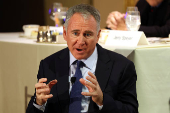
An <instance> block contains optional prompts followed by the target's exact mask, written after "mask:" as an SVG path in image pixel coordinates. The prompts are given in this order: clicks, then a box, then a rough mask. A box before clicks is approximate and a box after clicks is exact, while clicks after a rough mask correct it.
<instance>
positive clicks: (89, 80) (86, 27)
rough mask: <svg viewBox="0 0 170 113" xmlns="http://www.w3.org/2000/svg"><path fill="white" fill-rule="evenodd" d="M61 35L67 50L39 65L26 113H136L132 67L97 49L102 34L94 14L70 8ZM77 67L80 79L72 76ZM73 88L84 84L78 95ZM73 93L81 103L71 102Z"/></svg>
mask: <svg viewBox="0 0 170 113" xmlns="http://www.w3.org/2000/svg"><path fill="white" fill-rule="evenodd" d="M63 31H64V32H63V36H64V39H65V40H66V41H67V45H68V48H65V49H63V50H61V51H59V52H56V53H54V54H53V55H51V56H49V57H47V58H45V59H44V60H42V61H41V62H40V67H39V72H38V75H37V78H38V83H37V84H35V88H36V90H35V94H34V96H33V97H32V98H31V100H30V102H29V105H28V108H27V111H26V112H27V113H42V112H44V113H68V112H69V113H137V112H138V101H137V94H136V80H137V75H136V71H135V67H134V64H133V63H132V62H131V61H129V60H128V59H126V58H125V57H123V56H122V55H119V54H117V53H114V52H112V51H109V50H106V49H104V48H102V47H101V46H100V45H99V44H97V42H98V40H99V35H100V31H101V30H100V14H99V12H98V11H97V9H95V8H94V7H92V6H90V5H85V4H80V5H76V6H73V7H71V8H70V9H69V10H68V11H67V16H66V21H65V24H64V27H63ZM78 62H82V64H83V65H82V66H81V67H80V68H79V69H80V70H81V72H80V73H81V74H82V78H80V79H77V78H78V77H77V76H76V75H77V74H76V73H77V70H78V67H79V65H78ZM76 64H77V66H76ZM75 76H76V79H75V80H74V81H73V79H72V78H73V77H75ZM76 84H79V85H80V86H81V85H82V84H83V85H82V89H81V92H78V91H77V90H76V91H75V87H78V86H76ZM73 89H74V91H75V92H78V93H80V94H81V97H80V98H79V97H78V96H77V97H76V98H74V99H73V100H71V99H72V97H71V95H72V94H74V92H73ZM75 95H77V94H75ZM72 96H74V95H72ZM79 102H80V103H79ZM73 103H76V104H74V105H73ZM77 103H79V104H80V106H79V105H77ZM74 107H75V109H72V108H74ZM77 109H80V111H76V112H75V111H74V112H73V110H77Z"/></svg>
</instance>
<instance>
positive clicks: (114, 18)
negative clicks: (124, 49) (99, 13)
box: [106, 11, 127, 30]
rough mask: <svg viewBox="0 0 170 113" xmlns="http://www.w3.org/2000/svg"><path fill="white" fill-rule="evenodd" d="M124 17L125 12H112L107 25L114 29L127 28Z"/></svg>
mask: <svg viewBox="0 0 170 113" xmlns="http://www.w3.org/2000/svg"><path fill="white" fill-rule="evenodd" d="M124 17H125V14H122V13H120V12H118V11H113V12H111V13H110V14H109V15H108V17H107V21H106V24H107V27H108V28H110V29H112V30H127V28H126V24H125V19H124Z"/></svg>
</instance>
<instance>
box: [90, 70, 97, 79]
mask: <svg viewBox="0 0 170 113" xmlns="http://www.w3.org/2000/svg"><path fill="white" fill-rule="evenodd" d="M88 75H90V76H91V77H92V78H94V79H96V76H95V75H94V74H93V73H92V72H90V71H89V72H88ZM96 80H97V79H96Z"/></svg>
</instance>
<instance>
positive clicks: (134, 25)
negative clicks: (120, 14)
mask: <svg viewBox="0 0 170 113" xmlns="http://www.w3.org/2000/svg"><path fill="white" fill-rule="evenodd" d="M125 23H126V26H127V29H128V30H129V31H138V30H139V27H140V24H141V20H140V12H139V11H127V12H126V18H125Z"/></svg>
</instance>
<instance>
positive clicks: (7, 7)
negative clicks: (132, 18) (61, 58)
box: [0, 0, 138, 32]
mask: <svg viewBox="0 0 170 113" xmlns="http://www.w3.org/2000/svg"><path fill="white" fill-rule="evenodd" d="M136 1H138V0H24V1H23V0H15V1H14V0H1V4H0V32H18V31H23V30H22V26H23V25H25V24H39V25H41V26H42V25H50V26H54V21H53V20H51V19H50V16H49V14H48V10H49V8H50V7H51V5H52V3H54V2H60V3H62V4H63V6H66V7H68V8H69V7H71V6H74V5H76V4H80V3H86V4H91V5H93V6H95V7H96V8H97V9H98V10H99V11H100V13H101V28H104V27H105V26H106V23H105V22H106V19H107V16H108V14H109V13H110V12H112V11H115V10H117V11H119V12H122V13H124V12H125V9H126V7H127V6H132V5H135V3H136Z"/></svg>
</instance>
